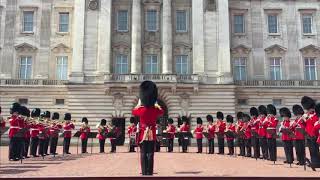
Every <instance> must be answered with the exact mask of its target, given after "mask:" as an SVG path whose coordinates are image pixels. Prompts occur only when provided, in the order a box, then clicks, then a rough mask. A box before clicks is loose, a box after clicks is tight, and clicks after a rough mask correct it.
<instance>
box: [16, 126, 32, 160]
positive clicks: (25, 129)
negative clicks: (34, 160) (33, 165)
mask: <svg viewBox="0 0 320 180" xmlns="http://www.w3.org/2000/svg"><path fill="white" fill-rule="evenodd" d="M28 130H29V129H28V128H22V129H19V131H18V132H17V133H16V134H15V135H14V137H17V138H24V136H25V134H26V132H27V131H28ZM21 144H22V143H21ZM21 144H20V148H22V149H21V150H20V163H21V164H22V161H23V158H22V153H23V149H24V146H23V144H22V145H21Z"/></svg>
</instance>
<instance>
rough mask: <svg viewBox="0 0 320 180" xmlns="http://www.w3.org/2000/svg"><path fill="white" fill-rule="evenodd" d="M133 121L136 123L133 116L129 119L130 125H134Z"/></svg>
mask: <svg viewBox="0 0 320 180" xmlns="http://www.w3.org/2000/svg"><path fill="white" fill-rule="evenodd" d="M135 121H136V119H135V118H134V117H133V116H132V117H130V123H131V124H133V123H135Z"/></svg>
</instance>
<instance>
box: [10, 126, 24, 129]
mask: <svg viewBox="0 0 320 180" xmlns="http://www.w3.org/2000/svg"><path fill="white" fill-rule="evenodd" d="M10 129H21V127H19V126H11V127H10Z"/></svg>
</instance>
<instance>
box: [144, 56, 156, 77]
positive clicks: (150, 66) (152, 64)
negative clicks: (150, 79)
mask: <svg viewBox="0 0 320 180" xmlns="http://www.w3.org/2000/svg"><path fill="white" fill-rule="evenodd" d="M145 73H146V74H159V62H158V56H157V55H147V58H146V63H145Z"/></svg>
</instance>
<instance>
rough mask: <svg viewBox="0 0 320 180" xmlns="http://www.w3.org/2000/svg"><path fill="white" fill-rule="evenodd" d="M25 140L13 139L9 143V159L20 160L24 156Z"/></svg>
mask: <svg viewBox="0 0 320 180" xmlns="http://www.w3.org/2000/svg"><path fill="white" fill-rule="evenodd" d="M22 139H23V138H20V137H12V138H10V142H9V159H20V158H21V155H22V145H23V142H22Z"/></svg>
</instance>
